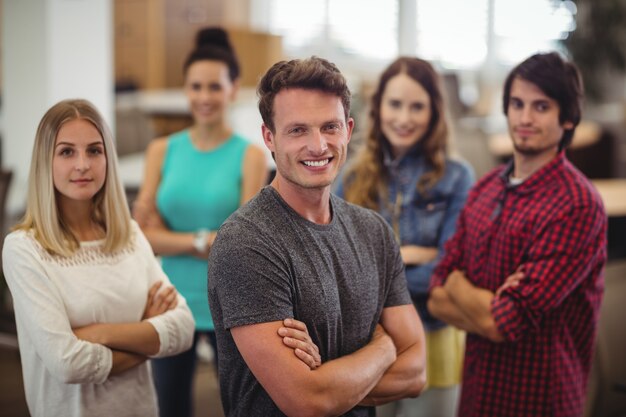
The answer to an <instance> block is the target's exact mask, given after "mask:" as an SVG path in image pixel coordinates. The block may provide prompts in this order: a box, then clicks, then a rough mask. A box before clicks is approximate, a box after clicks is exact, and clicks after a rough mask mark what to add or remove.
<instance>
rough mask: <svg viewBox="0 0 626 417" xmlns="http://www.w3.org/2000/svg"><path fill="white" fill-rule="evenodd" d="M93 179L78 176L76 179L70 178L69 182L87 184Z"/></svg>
mask: <svg viewBox="0 0 626 417" xmlns="http://www.w3.org/2000/svg"><path fill="white" fill-rule="evenodd" d="M92 181H93V180H92V179H90V178H79V179H77V180H70V182H71V183H73V184H87V183H90V182H92Z"/></svg>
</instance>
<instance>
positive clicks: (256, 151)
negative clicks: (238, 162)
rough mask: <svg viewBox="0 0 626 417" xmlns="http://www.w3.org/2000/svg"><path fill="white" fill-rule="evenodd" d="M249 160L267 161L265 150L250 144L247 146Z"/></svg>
mask: <svg viewBox="0 0 626 417" xmlns="http://www.w3.org/2000/svg"><path fill="white" fill-rule="evenodd" d="M244 157H245V158H246V160H247V161H248V162H263V161H265V154H264V153H263V150H262V149H261V148H260V147H259V146H257V145H254V144H250V145H248V146H247V147H246V152H245V156H244Z"/></svg>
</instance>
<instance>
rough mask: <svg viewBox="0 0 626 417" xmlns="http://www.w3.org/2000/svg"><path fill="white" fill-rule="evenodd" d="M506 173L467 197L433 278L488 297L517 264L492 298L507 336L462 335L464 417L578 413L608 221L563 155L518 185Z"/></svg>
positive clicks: (588, 364)
mask: <svg viewBox="0 0 626 417" xmlns="http://www.w3.org/2000/svg"><path fill="white" fill-rule="evenodd" d="M511 169H512V165H511V164H509V165H508V166H507V167H505V168H499V169H496V170H494V171H493V172H491V173H490V174H488V175H486V176H485V177H484V178H483V179H482V180H481V181H480V182H479V183H478V184H476V186H475V187H474V188H473V189H472V191H471V192H470V196H469V198H468V200H467V204H466V206H465V208H464V210H463V211H462V212H461V215H460V217H459V221H458V225H457V232H456V234H455V235H454V236H453V237H452V238H451V239H450V240H449V241H448V243H447V245H446V255H445V257H444V258H443V259H442V261H441V263H440V264H439V266H438V268H437V269H436V270H435V273H434V275H433V282H432V285H433V286H436V285H443V283H444V281H445V279H446V277H447V276H448V274H449V273H451V272H452V271H453V270H455V269H459V270H463V271H464V272H465V274H466V275H467V277H468V279H469V280H470V281H471V282H472V283H473V284H474V285H476V286H478V287H482V288H486V289H488V290H491V291H494V292H495V290H496V289H497V288H498V287H499V286H500V285H502V284H503V282H504V280H505V279H506V278H507V277H508V276H509V275H510V274H512V273H513V272H514V271H515V270H516V269H517V268H518V267H519V266H520V265H521V266H523V268H524V272H525V277H524V279H523V280H522V281H521V283H520V285H519V286H517V287H514V288H509V289H507V290H506V291H504V292H503V293H502V294H501V295H500V296H499V297H496V298H494V300H493V302H492V305H491V311H492V314H493V316H494V318H495V321H496V324H497V326H498V330H499V331H500V333H501V334H502V335H503V336H504V337H505V339H506V341H505V342H503V343H494V342H491V341H489V340H488V339H485V338H483V337H480V336H478V335H476V334H468V336H467V345H466V354H465V364H464V369H463V385H462V394H461V403H460V408H459V414H458V415H459V416H460V417H472V416H481V417H483V416H493V417H507V416H515V417H519V416H528V417H540V416H550V417H565V416H568V417H569V416H571V417H574V416H576V417H579V416H581V415H582V413H583V405H584V400H585V393H586V386H587V377H588V375H589V369H590V367H591V358H592V351H593V346H594V340H595V330H596V322H597V319H598V312H599V308H600V302H601V300H602V292H603V289H604V277H603V270H604V264H605V262H606V222H607V220H606V214H605V212H604V207H603V205H602V202H601V200H600V197H599V195H598V193H597V192H596V191H595V189H594V188H593V187H592V186H591V185H590V183H589V181H588V180H587V179H586V178H585V177H584V176H583V175H582V174H581V173H580V172H579V171H578V170H576V168H574V167H573V166H572V165H571V163H570V162H569V161H567V159H566V158H565V156H564V155H563V153H560V154H559V155H558V156H557V157H555V158H554V159H553V160H552V161H550V162H549V163H548V164H547V165H546V166H544V167H542V168H541V169H540V170H539V171H537V172H536V173H534V174H533V175H532V176H531V177H529V178H527V179H526V180H525V181H524V182H523V183H522V184H520V185H518V186H511V185H509V184H508V180H507V178H508V176H509V174H510V172H511Z"/></svg>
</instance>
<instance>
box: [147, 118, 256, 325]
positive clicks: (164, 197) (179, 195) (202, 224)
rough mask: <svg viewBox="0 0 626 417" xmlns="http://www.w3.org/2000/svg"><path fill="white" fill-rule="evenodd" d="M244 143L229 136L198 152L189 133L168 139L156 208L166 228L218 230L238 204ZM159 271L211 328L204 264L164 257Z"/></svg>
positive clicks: (180, 257) (190, 258) (192, 259)
mask: <svg viewBox="0 0 626 417" xmlns="http://www.w3.org/2000/svg"><path fill="white" fill-rule="evenodd" d="M247 146H248V142H247V141H246V140H245V139H243V138H242V137H241V136H239V135H233V136H231V137H230V138H228V139H227V140H226V142H224V143H222V144H221V145H219V146H218V147H217V148H215V149H211V150H210V151H199V150H197V149H196V148H195V147H194V146H193V143H192V142H191V136H190V135H189V131H188V130H183V131H181V132H178V133H175V134H173V135H171V136H170V137H169V139H168V143H167V150H166V153H165V156H164V158H163V166H162V168H161V182H160V184H159V189H158V191H157V196H156V204H157V208H158V210H159V213H160V214H161V217H162V218H163V220H164V221H165V224H166V225H167V226H168V227H169V228H170V230H173V231H176V232H195V231H197V230H198V229H207V230H217V229H218V228H219V227H220V226H221V224H222V223H223V222H224V220H226V218H227V217H228V216H230V215H231V214H232V213H233V212H234V211H235V210H237V208H239V203H240V201H241V181H242V174H241V170H242V164H243V157H244V153H245V150H246V148H247ZM162 262H163V270H164V271H165V273H166V274H167V276H168V277H169V278H170V280H171V281H172V284H174V286H175V287H176V289H177V290H178V292H179V293H180V294H182V295H183V296H184V297H185V299H186V300H187V304H188V305H189V308H190V309H191V312H192V313H193V316H194V318H195V320H196V329H197V330H200V331H206V330H213V329H214V326H213V319H212V318H211V312H210V310H209V303H208V299H207V269H208V267H207V261H206V260H204V259H199V258H195V257H193V256H190V255H176V256H163V257H162Z"/></svg>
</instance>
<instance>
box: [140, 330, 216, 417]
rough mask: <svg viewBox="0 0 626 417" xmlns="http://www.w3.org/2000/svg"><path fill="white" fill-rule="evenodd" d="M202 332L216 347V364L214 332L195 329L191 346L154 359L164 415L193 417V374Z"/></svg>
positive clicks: (155, 383) (153, 367)
mask: <svg viewBox="0 0 626 417" xmlns="http://www.w3.org/2000/svg"><path fill="white" fill-rule="evenodd" d="M201 334H206V335H207V336H208V338H209V343H211V347H212V348H213V353H214V357H213V360H214V363H215V364H217V340H216V338H215V332H209V331H206V332H196V333H195V334H194V337H193V345H192V346H191V349H189V350H187V351H185V352H183V353H180V354H178V355H175V356H170V357H168V358H161V359H152V375H153V378H154V386H155V388H156V393H157V398H158V400H159V415H160V416H161V417H192V416H193V377H194V374H195V371H196V345H197V343H198V339H199V337H200V335H201Z"/></svg>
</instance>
